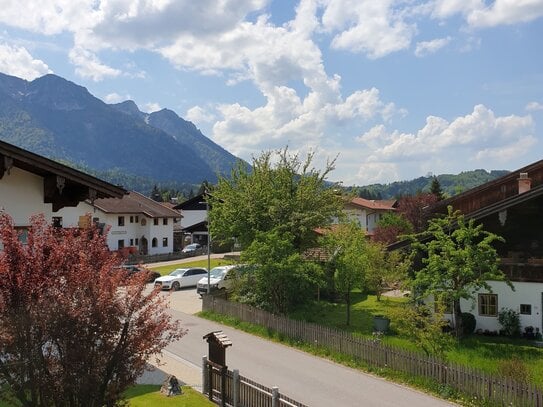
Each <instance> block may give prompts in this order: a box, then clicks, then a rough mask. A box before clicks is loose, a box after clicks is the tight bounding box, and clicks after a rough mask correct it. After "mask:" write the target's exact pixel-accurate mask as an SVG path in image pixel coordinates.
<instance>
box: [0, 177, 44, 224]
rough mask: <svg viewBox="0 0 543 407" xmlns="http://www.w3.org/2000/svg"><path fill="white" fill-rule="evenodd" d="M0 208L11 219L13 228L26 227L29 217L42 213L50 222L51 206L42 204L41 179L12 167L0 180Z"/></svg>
mask: <svg viewBox="0 0 543 407" xmlns="http://www.w3.org/2000/svg"><path fill="white" fill-rule="evenodd" d="M0 208H3V209H4V210H5V211H6V213H7V214H8V215H10V216H11V217H12V218H13V221H14V222H15V226H28V224H29V221H28V219H29V217H30V216H32V215H37V214H40V213H43V214H44V215H45V219H47V221H49V222H50V221H51V217H52V216H54V215H52V210H53V209H52V204H46V203H44V202H43V178H42V177H40V176H38V175H34V174H32V173H30V172H27V171H24V170H21V169H20V168H17V167H13V168H11V170H10V173H9V174H8V173H7V172H6V173H5V174H4V177H3V178H2V179H0Z"/></svg>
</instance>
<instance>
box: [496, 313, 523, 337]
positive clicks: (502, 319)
mask: <svg viewBox="0 0 543 407" xmlns="http://www.w3.org/2000/svg"><path fill="white" fill-rule="evenodd" d="M498 322H499V323H500V325H501V326H502V327H503V332H504V334H505V335H507V336H518V335H519V334H520V316H519V313H518V312H516V311H514V310H512V309H509V308H502V309H501V310H500V312H498Z"/></svg>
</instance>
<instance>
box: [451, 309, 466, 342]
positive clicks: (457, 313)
mask: <svg viewBox="0 0 543 407" xmlns="http://www.w3.org/2000/svg"><path fill="white" fill-rule="evenodd" d="M453 313H454V334H455V336H456V339H460V338H461V337H462V336H463V335H464V326H463V324H462V310H461V309H460V300H453Z"/></svg>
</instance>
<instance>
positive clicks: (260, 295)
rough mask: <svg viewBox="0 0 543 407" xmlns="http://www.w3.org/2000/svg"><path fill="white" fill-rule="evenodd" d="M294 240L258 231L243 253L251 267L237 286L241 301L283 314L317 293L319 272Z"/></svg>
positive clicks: (319, 281)
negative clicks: (301, 253) (296, 248)
mask: <svg viewBox="0 0 543 407" xmlns="http://www.w3.org/2000/svg"><path fill="white" fill-rule="evenodd" d="M293 240H294V237H293V236H292V235H291V234H289V233H288V232H286V233H283V232H279V231H278V230H272V231H269V232H257V234H256V236H255V239H254V240H253V242H252V243H251V244H250V245H249V247H248V248H247V249H246V250H245V251H243V253H242V261H243V262H244V263H247V264H249V265H252V266H254V267H253V268H252V270H251V271H249V272H247V273H246V275H245V276H244V278H242V280H241V282H240V284H239V285H238V295H240V294H241V296H242V297H243V298H240V299H241V300H242V301H243V302H246V303H250V304H251V305H255V306H257V307H259V308H263V309H267V310H269V311H271V312H273V313H281V314H286V313H288V312H289V311H291V310H292V309H293V308H295V307H296V306H297V305H299V304H303V303H305V302H306V301H307V300H308V299H309V298H310V297H311V296H312V295H313V294H314V293H316V291H317V288H318V287H319V285H320V284H321V282H322V281H323V278H322V270H321V268H320V267H319V266H317V265H316V264H314V263H312V262H309V261H305V260H303V259H302V257H301V255H300V253H298V252H296V250H295V248H294V245H293Z"/></svg>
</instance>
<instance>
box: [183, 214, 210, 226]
mask: <svg viewBox="0 0 543 407" xmlns="http://www.w3.org/2000/svg"><path fill="white" fill-rule="evenodd" d="M181 215H183V217H182V218H181V227H182V228H188V227H189V226H192V225H195V224H197V223H200V222H203V221H205V220H206V219H207V213H206V211H205V210H204V211H182V212H181Z"/></svg>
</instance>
